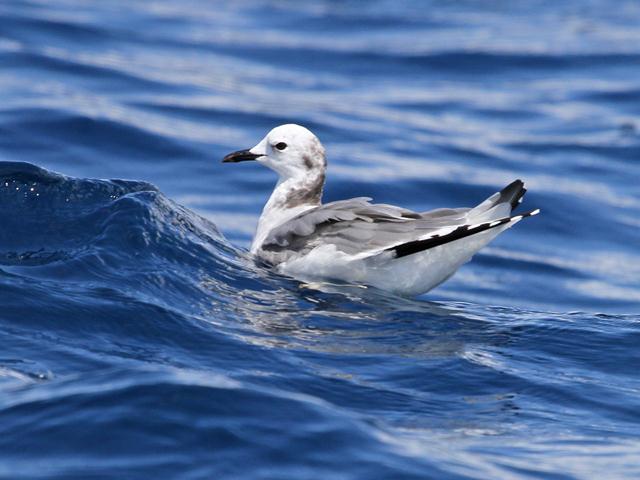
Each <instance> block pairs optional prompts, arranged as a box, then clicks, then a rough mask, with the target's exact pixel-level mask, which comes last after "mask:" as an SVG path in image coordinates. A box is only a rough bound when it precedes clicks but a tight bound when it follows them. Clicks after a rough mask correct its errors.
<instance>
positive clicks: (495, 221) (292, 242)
mask: <svg viewBox="0 0 640 480" xmlns="http://www.w3.org/2000/svg"><path fill="white" fill-rule="evenodd" d="M525 191H526V190H525V188H524V184H523V183H522V182H521V181H520V180H516V181H515V182H513V183H511V184H510V185H508V186H507V187H506V188H504V189H503V190H501V191H500V192H497V193H495V194H494V195H492V196H491V197H489V198H488V199H487V200H485V201H484V202H482V203H481V204H480V205H478V206H477V207H475V208H472V209H470V208H456V209H438V210H432V211H429V212H423V213H417V212H413V211H411V210H406V209H403V208H400V207H395V206H392V205H385V204H372V203H369V201H370V200H371V199H369V198H366V197H361V198H353V199H350V200H343V201H338V202H332V203H327V204H325V205H321V206H319V207H316V208H313V209H311V210H307V211H306V212H303V213H302V214H300V215H298V216H296V217H294V218H293V219H291V220H289V221H287V222H285V223H284V224H282V225H280V226H278V227H276V228H275V229H273V230H272V231H271V232H270V233H269V235H268V236H267V238H266V239H265V241H264V243H263V245H262V247H261V250H260V252H259V254H260V256H261V257H262V258H264V259H265V260H267V261H269V262H271V263H274V264H277V263H280V262H283V261H286V260H287V259H288V258H289V257H290V256H292V255H296V256H299V255H304V254H305V253H306V252H308V251H311V250H312V249H314V248H316V247H318V246H321V245H327V244H331V245H334V246H335V248H336V249H337V250H338V251H341V252H344V253H345V254H348V255H358V256H359V257H363V256H365V257H366V256H368V255H377V254H379V253H381V252H384V251H387V252H392V253H393V254H394V255H395V256H396V257H402V256H407V255H411V254H413V253H417V252H419V251H423V250H426V249H428V248H432V247H433V246H438V245H442V244H444V243H447V242H449V241H454V240H456V239H459V238H463V237H464V236H469V235H473V234H475V233H479V232H481V231H485V230H487V229H489V228H494V227H497V226H498V225H503V224H505V223H508V222H509V221H517V220H520V219H521V218H522V217H523V216H518V217H520V218H517V217H513V219H511V217H510V214H511V211H512V209H513V208H514V207H515V206H517V204H518V203H519V201H520V200H521V198H522V196H523V195H524V193H525ZM536 213H537V212H536ZM530 214H531V213H529V214H525V216H528V215H530Z"/></svg>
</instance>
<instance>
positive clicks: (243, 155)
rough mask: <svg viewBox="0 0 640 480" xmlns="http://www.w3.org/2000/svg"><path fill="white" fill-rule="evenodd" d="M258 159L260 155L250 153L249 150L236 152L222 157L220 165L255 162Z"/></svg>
mask: <svg viewBox="0 0 640 480" xmlns="http://www.w3.org/2000/svg"><path fill="white" fill-rule="evenodd" d="M259 157H262V155H258V154H256V153H251V152H250V151H249V150H238V151H237V152H233V153H230V154H229V155H227V156H226V157H224V158H223V159H222V163H237V162H248V161H249V160H255V159H256V158H259Z"/></svg>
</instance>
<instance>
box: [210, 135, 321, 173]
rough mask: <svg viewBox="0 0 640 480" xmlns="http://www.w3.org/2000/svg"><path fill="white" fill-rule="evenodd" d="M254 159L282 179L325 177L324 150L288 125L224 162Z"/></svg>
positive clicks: (311, 139)
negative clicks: (319, 175)
mask: <svg viewBox="0 0 640 480" xmlns="http://www.w3.org/2000/svg"><path fill="white" fill-rule="evenodd" d="M247 160H255V161H257V162H258V163H261V164H263V165H265V166H267V167H269V168H270V169H272V170H274V171H275V172H277V173H278V175H279V176H280V179H281V180H286V179H289V178H299V177H301V178H304V177H307V178H308V177H310V176H314V175H318V174H322V175H324V170H325V167H326V164H327V163H326V160H325V154H324V147H323V146H322V144H321V143H320V140H318V137H316V136H315V135H314V134H313V133H311V132H310V131H309V130H307V129H306V128H304V127H302V126H300V125H295V124H287V125H280V126H279V127H276V128H274V129H273V130H271V131H270V132H269V133H268V134H267V136H266V137H264V138H263V139H262V140H261V141H260V143H258V144H257V145H256V146H255V147H253V148H251V149H249V150H240V151H237V152H233V153H230V154H229V155H227V156H226V157H224V159H223V160H222V161H223V162H243V161H247Z"/></svg>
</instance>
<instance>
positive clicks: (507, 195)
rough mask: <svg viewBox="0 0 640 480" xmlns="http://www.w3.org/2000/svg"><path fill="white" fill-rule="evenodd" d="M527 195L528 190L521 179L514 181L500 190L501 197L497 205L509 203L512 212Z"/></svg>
mask: <svg viewBox="0 0 640 480" xmlns="http://www.w3.org/2000/svg"><path fill="white" fill-rule="evenodd" d="M525 193H527V189H526V188H524V182H523V181H522V180H520V179H518V180H514V181H513V182H511V183H510V184H509V185H507V186H506V187H504V188H503V189H502V190H500V197H499V198H498V201H497V202H496V203H509V204H510V205H511V210H513V209H514V208H516V207H517V206H518V204H519V203H520V201H521V200H522V197H524V194H525Z"/></svg>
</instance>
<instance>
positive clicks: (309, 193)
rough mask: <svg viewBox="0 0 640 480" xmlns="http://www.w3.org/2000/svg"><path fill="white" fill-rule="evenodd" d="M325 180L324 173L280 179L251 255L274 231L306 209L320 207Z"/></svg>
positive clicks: (268, 204) (270, 199) (263, 215)
mask: <svg viewBox="0 0 640 480" xmlns="http://www.w3.org/2000/svg"><path fill="white" fill-rule="evenodd" d="M324 180H325V174H324V170H317V171H311V172H307V173H306V174H305V175H301V176H296V177H289V178H280V180H278V183H277V184H276V188H275V189H274V190H273V193H272V194H271V197H269V201H268V202H267V204H266V205H265V206H264V209H263V210H262V215H260V220H259V221H258V228H257V230H256V234H255V236H254V238H253V243H252V244H251V252H252V253H256V252H257V251H258V250H259V249H260V247H261V246H262V243H263V242H264V240H265V238H266V237H267V235H268V234H269V232H270V231H271V230H272V229H273V228H275V227H277V226H279V225H282V224H283V223H284V222H286V221H288V220H291V219H292V218H293V217H295V216H296V215H299V214H300V213H302V212H304V211H305V210H309V209H310V208H313V207H317V206H318V205H320V204H321V201H322V189H323V188H324Z"/></svg>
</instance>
